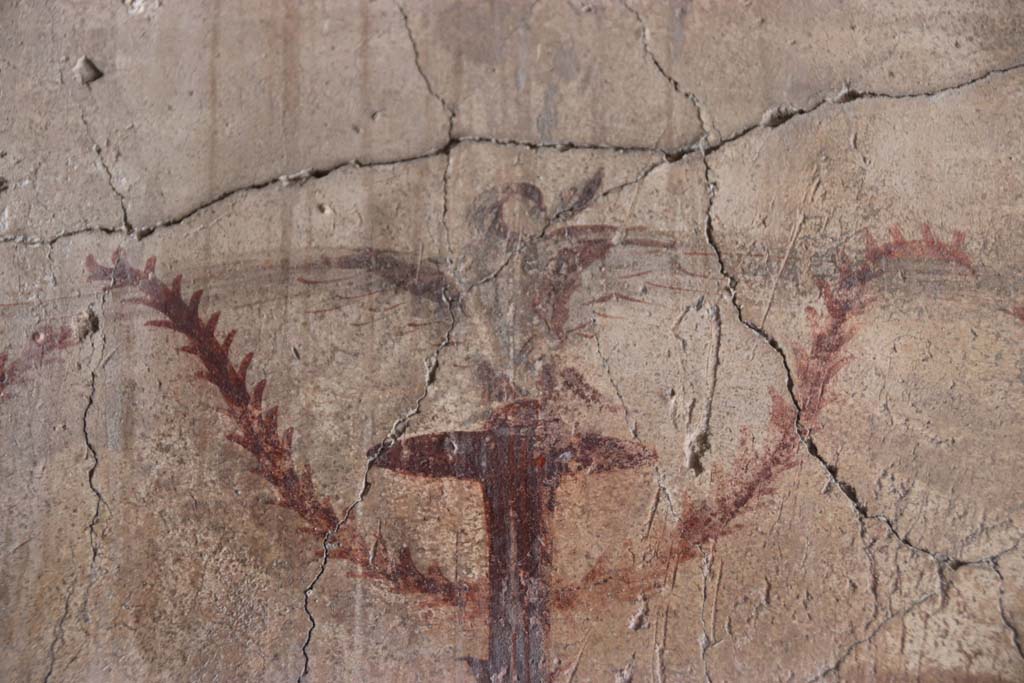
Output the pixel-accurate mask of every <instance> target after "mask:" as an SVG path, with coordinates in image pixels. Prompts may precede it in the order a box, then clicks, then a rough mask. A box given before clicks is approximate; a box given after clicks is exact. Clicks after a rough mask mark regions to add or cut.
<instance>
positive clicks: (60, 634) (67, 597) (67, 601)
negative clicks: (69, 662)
mask: <svg viewBox="0 0 1024 683" xmlns="http://www.w3.org/2000/svg"><path fill="white" fill-rule="evenodd" d="M73 591H74V585H71V586H68V590H67V593H65V594H64V612H63V613H62V614H61V615H60V619H59V620H58V621H57V623H56V625H54V627H53V638H52V640H51V641H50V652H49V661H48V662H47V665H46V674H45V675H44V676H43V683H49V681H50V678H51V677H52V676H53V668H54V666H55V665H56V663H57V649H58V648H59V647H60V646H61V645H62V644H63V643H64V624H65V622H67V619H68V615H69V614H70V613H71V593H72V592H73Z"/></svg>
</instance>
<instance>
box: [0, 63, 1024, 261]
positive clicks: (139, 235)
mask: <svg viewBox="0 0 1024 683" xmlns="http://www.w3.org/2000/svg"><path fill="white" fill-rule="evenodd" d="M1022 69H1024V63H1020V64H1014V65H1011V66H1008V67H1002V68H998V69H991V70H988V71H986V72H984V73H982V74H981V75H979V76H976V77H974V78H971V79H969V80H966V81H963V82H961V83H956V84H953V85H950V86H947V87H943V88H937V89H935V90H928V91H921V92H916V93H906V94H902V95H896V94H891V93H883V92H875V91H866V90H865V91H858V90H855V89H852V88H849V87H844V88H841V89H840V90H839V91H838V92H836V93H834V94H832V95H831V96H828V97H823V98H822V99H820V100H819V101H818V102H817V103H815V104H813V105H811V106H809V107H806V108H793V107H789V106H787V105H780V106H778V107H774V108H772V109H770V110H769V111H770V112H776V116H775V117H774V118H771V117H770V118H769V120H762V121H759V122H757V123H754V124H751V125H750V126H747V127H746V128H743V129H741V130H739V131H737V132H736V133H733V134H732V135H729V136H728V137H723V138H721V139H719V140H713V141H711V140H706V139H704V138H702V139H701V140H700V141H698V142H697V143H695V144H690V145H686V146H684V147H681V148H678V149H667V148H661V147H657V146H653V147H644V146H623V145H611V144H609V145H600V144H582V143H575V142H570V141H565V142H530V141H524V140H514V139H505V138H496V137H485V136H474V135H467V136H455V135H451V136H449V138H448V140H447V141H446V142H445V143H444V144H442V145H440V146H438V147H435V148H432V149H430V150H427V151H425V152H421V153H418V154H411V155H408V156H400V157H395V158H392V159H384V160H376V161H371V160H361V159H358V158H353V159H347V160H344V161H340V162H338V163H336V164H333V165H330V166H325V167H322V168H307V169H304V170H300V171H297V172H293V173H286V174H283V175H276V176H274V177H272V178H269V179H266V180H260V181H256V182H252V183H248V184H246V185H241V186H238V187H236V188H233V189H230V190H227V191H225V192H222V193H220V194H219V195H217V196H216V197H213V198H210V199H208V200H205V201H202V202H200V203H198V204H196V205H195V206H193V207H192V208H190V209H188V210H186V211H184V212H183V213H181V214H178V215H177V216H175V217H172V218H168V219H164V220H160V221H157V222H155V223H152V224H150V225H145V226H140V227H131V229H130V231H129V234H131V235H133V236H134V237H135V238H136V239H144V238H145V237H148V236H149V235H151V234H153V233H154V232H156V231H157V230H162V229H167V228H173V227H176V226H178V225H180V224H181V223H183V222H185V221H186V220H188V219H189V218H192V217H193V216H195V215H196V214H197V213H199V212H201V211H203V210H204V209H208V208H210V207H212V206H215V205H217V204H219V203H221V202H223V201H225V200H227V199H230V198H232V197H234V196H235V195H238V194H243V193H245V192H251V191H254V190H262V189H265V188H267V187H270V186H272V185H274V184H276V183H282V184H288V183H289V182H303V181H305V180H308V179H320V178H324V177H327V176H329V175H331V174H332V173H334V172H335V171H339V170H342V169H344V168H350V167H351V168H374V167H378V166H395V165H399V164H408V163H415V162H417V161H422V160H424V159H430V158H433V157H436V156H442V155H450V154H451V151H452V150H453V149H454V148H455V147H457V146H458V145H460V144H490V145H496V146H501V147H520V148H523V149H530V150H534V151H539V150H554V151H558V152H566V151H572V150H589V151H605V152H619V153H622V154H631V153H647V154H651V153H654V154H662V155H663V156H664V157H665V158H664V160H663V161H659V162H657V163H656V164H654V165H653V166H652V167H651V168H650V169H649V170H648V171H647V172H646V173H643V174H641V176H642V177H641V178H640V180H642V179H643V177H646V175H648V174H649V173H651V172H652V171H653V170H654V169H655V168H658V167H659V166H661V165H664V164H665V163H675V162H677V161H680V160H682V159H684V158H687V157H689V156H690V155H691V154H694V153H700V154H703V155H707V156H710V155H712V154H714V153H717V152H719V151H720V150H722V149H724V148H725V147H727V146H729V145H730V144H732V143H734V142H737V141H739V140H742V139H743V138H745V137H746V136H748V135H750V134H752V133H754V132H755V131H757V130H758V129H760V128H774V127H779V126H783V125H786V124H787V123H788V122H789V121H791V120H794V119H799V118H803V117H804V116H807V115H810V114H813V113H814V112H816V111H817V110H818V109H820V108H821V107H823V106H824V105H826V104H832V105H836V106H842V105H844V104H848V103H851V102H856V101H859V100H872V99H883V100H893V101H896V100H911V99H922V98H930V97H937V96H939V95H943V94H946V93H950V92H955V91H957V90H962V89H964V88H967V87H970V86H972V85H976V84H978V83H981V82H982V81H985V80H987V79H989V78H992V77H994V76H998V75H1002V74H1008V73H1012V72H1015V71H1019V70H1022ZM783 115H784V116H783ZM631 184H634V183H627V184H626V185H627V186H628V185H631ZM617 189H621V188H611V189H609V190H607V191H606V193H610V192H613V191H615V190H617ZM89 232H103V233H108V234H112V233H118V232H122V230H120V229H118V228H108V227H94V228H85V229H82V230H74V231H69V232H62V233H60V234H58V235H57V236H55V237H53V238H51V239H48V240H43V239H40V238H37V237H33V236H31V235H7V236H4V237H0V244H3V243H16V244H25V245H28V246H41V245H45V244H50V245H52V244H53V243H55V242H57V241H58V240H62V239H66V238H70V237H75V236H77V235H81V234H84V233H89Z"/></svg>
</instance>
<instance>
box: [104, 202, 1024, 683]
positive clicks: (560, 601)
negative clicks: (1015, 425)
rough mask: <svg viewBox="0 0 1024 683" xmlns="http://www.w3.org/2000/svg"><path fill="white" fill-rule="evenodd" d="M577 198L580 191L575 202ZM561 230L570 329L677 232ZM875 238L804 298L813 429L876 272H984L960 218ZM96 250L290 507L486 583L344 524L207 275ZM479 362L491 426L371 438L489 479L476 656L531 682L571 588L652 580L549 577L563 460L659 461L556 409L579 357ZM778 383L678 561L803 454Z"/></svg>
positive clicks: (563, 316)
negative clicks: (581, 293) (642, 253)
mask: <svg viewBox="0 0 1024 683" xmlns="http://www.w3.org/2000/svg"><path fill="white" fill-rule="evenodd" d="M584 189H585V190H586V188H584ZM595 192H596V189H595V190H586V191H583V192H581V193H580V194H581V196H585V195H587V194H588V193H589V194H590V195H593V194H594V193H595ZM510 196H517V197H520V198H523V199H525V200H527V202H528V203H529V204H531V205H533V206H534V207H535V208H536V209H537V210H538V211H542V210H543V207H544V203H543V196H542V195H541V194H540V193H539V191H537V190H536V188H535V187H533V186H528V185H525V184H521V185H517V186H514V191H512V190H509V191H508V192H507V193H506V198H507V197H510ZM503 201H504V200H503ZM487 206H488V207H489V208H486V210H484V209H482V210H481V211H482V213H481V214H480V216H479V219H480V221H481V222H482V224H483V227H485V228H486V229H487V230H491V231H498V232H500V231H502V230H506V229H507V226H506V225H504V223H503V214H502V213H501V211H500V206H499V207H498V208H494V206H493V205H487ZM575 206H576V204H570V209H573V207H575ZM573 210H576V209H573ZM613 232H614V233H615V234H617V235H618V238H617V239H616V238H614V237H613V234H612V233H613ZM565 234H566V236H567V237H568V238H569V239H570V244H569V246H566V247H563V248H562V249H560V250H559V251H558V252H557V253H556V255H555V257H554V262H553V266H554V267H552V268H548V269H547V270H546V271H545V272H546V274H545V275H543V276H541V277H538V278H536V279H534V280H531V281H528V283H527V288H528V290H527V292H526V294H527V296H528V297H529V299H528V300H529V301H530V302H531V304H532V306H533V309H534V310H535V311H536V312H537V314H538V317H539V318H540V319H541V321H542V322H543V323H544V324H545V326H546V327H547V329H548V330H549V331H550V332H551V333H553V335H554V336H555V338H556V340H557V341H559V342H560V341H561V340H563V339H564V338H565V334H566V333H565V331H564V327H565V324H566V322H567V321H568V318H569V301H570V297H571V295H572V293H573V292H574V291H575V289H576V288H577V287H578V286H579V283H580V277H581V274H582V272H583V271H584V270H585V269H586V268H588V267H590V266H591V265H593V264H594V263H597V262H599V261H601V260H602V259H604V258H605V257H606V256H607V254H608V253H609V252H610V250H611V249H612V248H613V247H614V246H617V245H621V244H632V245H633V246H640V247H645V248H659V249H660V248H668V247H671V246H674V245H673V244H671V243H668V242H661V241H657V240H646V239H631V238H629V237H626V238H622V236H621V234H619V231H618V230H614V231H613V230H612V228H610V227H609V226H573V227H572V228H566V229H565ZM866 239H867V243H866V249H865V253H864V255H863V257H862V258H861V260H860V261H859V262H858V263H857V264H851V263H850V262H849V261H848V260H847V259H846V257H845V255H843V254H840V267H839V274H838V276H837V278H836V279H835V280H834V281H831V282H821V283H819V289H820V292H821V296H822V298H823V300H824V312H823V313H818V312H817V311H814V310H813V309H812V310H810V311H809V312H808V315H809V319H810V322H811V329H812V337H811V340H810V344H809V346H808V347H807V348H799V349H798V350H797V352H796V355H795V358H796V365H795V370H794V374H795V381H796V394H797V398H798V400H799V401H800V405H801V425H802V426H803V428H804V429H807V430H812V429H813V428H814V427H815V426H816V425H817V424H818V421H819V418H820V415H821V413H822V410H823V409H824V407H825V405H826V403H827V398H828V389H829V386H830V384H831V383H832V381H833V380H834V378H835V377H836V376H837V373H838V371H839V369H840V368H841V367H842V365H843V364H844V363H845V362H846V360H847V359H846V356H845V355H844V350H845V348H846V346H847V345H848V343H849V342H850V340H851V339H852V338H853V337H854V335H855V334H856V331H857V328H856V326H855V325H854V320H855V319H856V318H857V316H859V315H861V314H862V313H863V312H864V311H865V310H867V308H868V306H869V305H870V303H871V299H870V298H869V297H868V295H867V288H868V285H869V284H870V283H871V282H873V281H874V280H876V279H878V278H879V277H880V276H881V275H882V274H883V273H884V268H885V264H886V263H888V262H896V261H914V260H929V261H935V262H940V263H949V264H953V265H957V266H960V267H962V268H964V269H966V270H967V271H968V272H973V266H972V264H971V261H970V259H969V257H968V256H967V254H966V252H965V250H964V248H963V247H964V242H965V239H964V236H963V234H962V233H954V236H953V239H952V240H951V241H950V242H944V241H942V240H939V239H937V238H936V237H935V236H934V235H933V234H932V232H931V231H930V230H929V229H928V228H924V229H923V230H922V235H921V238H919V239H915V240H908V239H906V238H905V237H904V236H903V235H902V233H900V231H899V230H897V229H893V230H892V231H890V238H889V240H888V241H886V242H885V243H882V244H879V243H878V242H876V241H875V240H874V239H873V238H872V237H871V235H870V234H869V235H868V236H867V238H866ZM347 258H350V259H352V260H349V261H345V262H342V263H340V264H337V265H339V266H340V267H343V268H348V267H350V268H358V269H365V270H374V271H375V272H378V273H380V274H382V275H383V277H384V279H385V280H387V281H388V282H389V283H390V284H391V285H392V286H394V287H397V288H401V289H405V290H406V291H409V292H411V293H413V294H415V295H422V296H434V295H435V294H436V293H437V292H438V291H441V292H444V291H445V287H448V286H449V285H450V283H448V282H447V279H446V278H445V277H444V275H443V274H441V275H436V274H435V275H433V276H432V275H429V274H428V276H427V277H426V278H425V279H422V280H421V279H420V271H419V270H418V266H417V270H415V271H413V270H411V264H410V263H408V262H406V261H403V260H402V258H401V257H399V256H397V255H394V254H392V253H391V252H380V251H371V250H363V251H357V252H356V255H355V256H352V257H347ZM87 266H88V269H89V271H90V275H91V277H92V279H95V280H104V281H107V282H109V283H110V285H111V286H113V287H127V286H131V287H135V288H137V289H138V290H140V291H141V292H142V294H143V296H142V298H140V299H137V300H136V301H138V302H139V303H142V304H144V305H146V306H149V307H150V308H153V309H154V310H156V311H158V312H159V313H160V314H161V315H162V316H163V317H162V318H161V319H159V320H155V321H150V322H149V323H147V324H149V325H152V326H157V327H165V328H168V329H172V330H174V331H176V332H178V333H180V334H182V335H184V336H185V337H186V339H188V344H187V345H186V346H185V347H183V349H182V350H183V351H185V352H187V353H190V354H192V355H194V356H196V357H197V359H198V360H199V361H200V362H201V364H202V365H203V367H204V372H203V373H201V374H200V377H201V378H203V379H205V380H206V381H208V382H210V383H211V384H213V385H214V386H215V387H216V388H217V389H218V390H219V391H220V394H221V396H222V398H223V399H224V401H225V403H226V404H227V406H228V408H229V411H228V412H229V415H230V416H231V418H232V419H233V420H234V422H235V424H236V431H235V432H234V433H232V434H231V435H229V437H228V438H230V439H231V440H232V441H234V442H236V443H237V444H239V445H240V446H241V447H242V448H244V449H245V450H247V451H248V452H249V453H250V454H251V455H252V456H253V457H254V458H255V459H256V463H257V464H256V469H255V471H256V472H257V473H258V474H260V475H261V476H262V477H263V478H264V479H265V480H266V481H267V482H268V483H270V485H271V486H272V488H273V489H274V490H275V492H276V493H277V495H278V499H279V503H280V504H281V505H283V506H285V507H287V508H289V509H291V510H294V511H295V512H296V513H297V514H298V515H299V516H300V518H301V519H303V521H304V522H305V524H306V528H307V529H308V530H309V531H312V532H316V533H318V534H323V535H324V537H325V538H327V539H328V540H330V541H332V543H337V545H336V546H335V547H333V548H332V549H331V556H332V557H337V558H340V559H344V560H346V561H348V562H351V563H353V564H354V565H356V566H357V567H358V568H359V569H360V572H361V573H360V575H361V576H365V577H367V578H371V579H376V580H379V581H382V582H386V583H387V584H389V585H390V587H391V588H392V589H393V590H396V591H399V592H407V593H415V594H420V595H427V596H432V597H434V598H435V599H437V600H439V601H441V602H444V603H447V604H456V605H465V604H467V603H468V602H475V601H476V600H477V599H478V598H480V596H482V595H483V594H484V592H483V591H482V590H480V588H479V587H477V586H469V585H466V584H461V583H456V582H453V581H451V580H449V579H447V578H446V577H445V576H444V575H443V574H442V573H441V571H440V570H439V569H437V568H436V567H432V568H430V569H428V570H421V569H419V568H418V567H417V565H416V563H415V562H414V560H413V558H412V556H411V553H410V552H409V550H408V549H407V548H401V549H399V550H398V551H392V550H390V549H389V548H388V546H387V545H386V544H385V543H384V541H383V539H381V538H380V537H379V535H378V537H377V538H375V539H374V541H373V543H370V542H368V541H367V540H366V539H364V538H363V537H362V536H361V535H360V534H359V532H358V530H357V528H356V527H355V525H354V524H353V523H352V522H351V521H349V522H348V523H347V524H345V525H344V526H342V525H340V524H339V516H338V515H337V514H336V512H335V510H334V508H333V506H332V505H331V503H330V502H329V500H328V499H326V498H321V497H320V496H319V495H318V494H317V492H316V488H315V485H314V483H313V478H312V474H311V472H310V469H309V467H308V465H307V466H306V467H305V468H304V469H303V471H302V472H299V471H298V469H297V468H296V466H295V464H294V459H293V455H292V438H291V430H290V429H289V430H285V431H284V433H283V434H282V433H279V431H278V428H277V410H276V408H270V409H264V408H263V394H264V391H265V382H264V381H261V382H258V383H257V384H256V385H255V386H254V387H253V389H252V391H251V392H250V390H249V388H248V385H247V382H246V371H247V370H248V368H249V366H250V364H251V362H252V354H251V353H250V354H247V355H246V356H245V357H244V358H243V359H242V361H241V363H240V364H239V365H237V366H236V365H234V364H233V363H232V361H231V360H230V357H229V353H228V351H229V347H230V344H231V340H232V339H233V337H234V332H233V331H232V332H229V333H228V334H227V335H226V336H225V337H224V338H223V339H219V338H218V337H217V336H216V334H215V329H216V324H217V320H218V317H219V316H218V314H217V313H214V314H212V315H211V316H210V317H209V318H208V319H206V320H203V318H202V317H200V315H199V310H198V309H199V303H200V299H201V296H202V290H199V291H197V292H196V293H194V294H193V295H192V296H191V297H190V299H189V301H188V302H187V303H186V302H185V300H184V299H183V298H182V296H181V278H180V276H178V277H176V278H175V279H174V281H173V282H172V284H171V285H170V286H167V285H164V284H163V283H162V282H161V281H160V280H159V279H157V278H156V276H155V274H154V269H155V260H154V259H152V258H151V259H149V260H148V261H147V262H146V266H145V268H144V269H143V270H141V271H140V270H137V269H134V268H132V267H131V266H130V265H128V264H127V263H126V262H125V261H124V260H123V259H122V257H121V254H120V253H119V252H115V254H114V261H113V264H112V265H111V266H110V267H103V266H99V265H98V264H97V263H96V262H95V260H94V259H92V257H90V258H89V259H88V262H87ZM414 273H415V274H414ZM614 296H615V295H609V297H612V298H614ZM609 300H611V298H609ZM636 302H639V301H636ZM1017 311H1018V309H1014V315H1015V316H1017V317H1019V318H1021V319H1022V321H1024V315H1018V313H1017ZM1021 313H1022V314H1024V311H1021ZM577 329H578V328H574V330H570V332H574V331H576V330H577ZM477 372H478V373H479V376H480V377H481V379H484V380H487V383H489V384H493V385H494V387H493V391H492V392H491V393H489V394H488V396H487V399H488V400H489V401H494V400H496V401H500V403H499V405H497V406H496V407H494V408H493V409H492V412H491V416H490V418H489V419H488V420H487V421H486V422H485V423H484V424H483V425H482V426H481V427H480V428H478V429H475V430H465V431H447V432H434V433H428V434H418V435H411V436H407V437H404V438H401V439H399V440H398V441H396V442H390V443H383V444H380V445H379V446H376V447H374V448H372V449H370V451H369V455H370V456H371V457H373V458H375V465H377V466H379V467H381V468H382V469H387V470H392V471H395V472H399V473H402V474H404V475H408V476H419V477H428V478H432V479H442V478H451V479H461V480H466V481H471V482H474V483H476V484H477V485H478V486H479V489H480V493H481V499H482V503H483V507H484V512H485V522H486V527H487V532H488V543H489V549H488V550H489V552H488V589H487V591H486V595H487V610H488V628H489V640H488V654H487V658H486V659H470V660H468V663H469V665H470V667H471V668H472V670H473V672H474V674H475V675H476V677H477V680H478V681H481V682H490V681H493V680H495V679H496V677H497V678H502V677H505V678H507V679H509V680H517V681H520V682H521V683H522V682H539V681H546V680H548V678H549V666H550V663H549V662H547V661H546V658H545V654H544V649H545V641H546V637H547V631H548V626H549V621H550V617H549V615H550V611H551V610H552V609H554V608H558V607H565V606H568V605H570V604H572V602H573V596H574V595H575V594H577V593H578V592H579V591H580V590H583V589H585V588H593V587H594V586H596V585H601V586H602V588H603V590H604V591H605V592H606V593H608V594H612V593H615V594H620V593H619V591H618V590H616V589H615V588H614V587H615V586H616V585H621V586H623V587H625V586H628V587H629V590H630V591H631V592H632V593H633V595H635V592H636V590H637V589H638V588H640V589H641V590H642V589H644V588H646V587H649V584H650V583H651V582H652V576H651V574H650V573H647V572H633V573H631V574H630V575H629V576H615V575H613V574H609V575H607V576H604V575H602V573H603V572H604V565H603V563H602V562H599V563H598V564H597V565H595V566H594V567H593V568H592V570H591V571H590V572H589V573H588V575H587V577H586V578H585V580H584V582H583V583H582V584H577V585H573V586H561V587H558V586H554V585H552V583H553V582H552V577H551V576H550V564H551V542H550V533H549V530H548V528H547V519H548V516H549V514H550V511H551V509H552V507H553V504H554V494H555V491H556V489H557V487H558V485H559V483H560V482H561V480H562V479H563V478H564V477H566V476H571V475H574V474H578V473H587V474H595V473H600V472H606V471H611V470H616V469H628V468H635V467H638V466H641V465H644V464H646V463H650V462H653V461H654V460H655V458H656V456H655V453H654V452H653V451H652V450H650V449H648V448H646V447H644V446H643V445H641V444H640V443H639V442H637V441H624V440H620V439H616V438H612V437H608V436H605V435H602V434H595V433H578V432H576V431H575V430H574V429H572V428H571V427H570V426H569V425H567V424H566V423H565V422H563V421H562V420H561V419H560V418H559V416H558V415H557V414H556V412H554V411H557V410H558V409H559V405H558V401H557V400H556V398H555V396H554V394H553V391H554V390H555V388H556V387H557V386H558V385H559V380H560V381H561V385H562V386H563V387H564V388H566V389H568V390H569V391H570V392H571V393H573V394H575V395H576V396H578V397H579V398H581V399H583V400H584V401H586V402H593V403H597V402H600V401H602V397H601V396H600V394H599V393H598V392H597V391H596V389H594V388H593V387H591V386H590V385H589V384H587V383H586V382H585V380H584V379H583V377H582V375H580V374H579V373H578V372H577V371H575V370H574V369H571V368H562V369H555V368H545V371H544V372H542V373H541V385H542V387H541V388H542V390H543V391H542V398H541V399H529V398H524V397H523V394H522V392H521V390H520V389H519V388H518V387H516V386H515V385H513V384H512V382H511V380H509V379H508V378H507V377H504V376H499V375H498V374H497V373H495V372H494V371H493V369H491V368H490V367H489V366H486V365H481V367H478V368H477ZM769 392H770V397H771V410H770V417H769V424H768V428H769V434H770V438H769V440H768V442H767V443H766V444H765V445H763V446H762V447H760V448H758V449H755V448H753V447H750V446H745V447H744V449H743V452H742V453H741V455H740V456H739V457H738V458H737V459H736V460H735V461H734V463H733V464H732V466H731V467H730V471H729V472H728V473H725V475H726V476H720V477H715V481H716V482H717V483H716V485H715V489H714V491H713V493H712V495H711V496H709V497H708V498H706V499H704V500H699V501H697V500H693V499H689V498H688V499H685V500H684V501H683V504H682V514H681V517H680V521H679V523H678V524H677V525H676V526H675V528H674V529H673V534H672V536H673V539H672V540H673V543H672V545H673V550H672V553H671V555H672V559H673V560H674V561H679V560H685V559H688V558H691V557H694V556H695V555H696V553H697V550H698V549H699V548H700V547H701V546H703V545H704V544H707V543H711V542H713V541H714V540H715V539H717V538H719V537H721V536H722V535H724V534H726V533H728V532H729V530H730V529H732V528H735V524H734V523H735V520H736V518H737V517H738V516H739V515H740V514H741V513H742V512H743V511H744V510H747V509H748V508H749V507H750V505H751V504H752V503H753V502H754V501H756V500H758V499H759V498H761V497H763V496H764V495H766V494H768V493H769V492H771V491H772V490H773V486H774V485H775V481H776V480H777V478H778V476H779V475H780V474H781V473H782V472H784V471H786V470H788V469H789V468H791V467H793V466H794V465H795V464H796V463H797V461H798V455H799V450H800V446H801V439H800V434H799V432H798V430H797V411H796V409H795V407H794V406H793V403H792V401H791V400H790V399H789V397H787V396H783V395H780V394H778V393H777V392H775V391H773V390H769ZM748 431H749V430H748Z"/></svg>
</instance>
